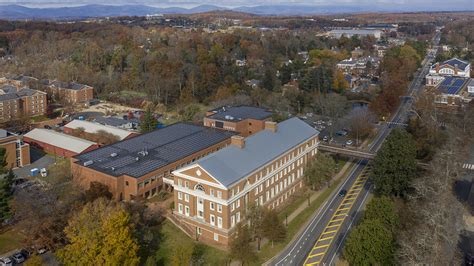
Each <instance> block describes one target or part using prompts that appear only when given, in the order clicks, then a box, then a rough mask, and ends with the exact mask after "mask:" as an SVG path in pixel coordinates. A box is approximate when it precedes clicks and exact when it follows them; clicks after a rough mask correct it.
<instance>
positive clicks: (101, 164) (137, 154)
mask: <svg viewBox="0 0 474 266" xmlns="http://www.w3.org/2000/svg"><path fill="white" fill-rule="evenodd" d="M235 134H236V133H235V132H230V131H224V130H219V129H214V128H207V127H203V126H198V125H193V124H187V123H177V124H173V125H170V126H168V127H165V128H162V129H158V130H154V131H152V132H149V133H146V134H143V135H139V136H137V137H133V138H130V139H127V140H123V141H120V142H117V143H114V144H111V145H108V146H104V147H102V148H99V149H97V150H94V151H91V152H88V153H84V154H81V155H78V156H76V157H75V158H76V159H78V160H79V161H78V162H77V163H78V164H81V165H83V164H84V163H85V162H87V161H92V162H93V163H92V164H90V165H88V166H87V167H88V168H92V169H94V170H97V171H100V172H103V173H106V174H109V175H112V176H121V175H129V176H131V177H136V178H139V177H141V176H143V175H145V174H148V173H150V172H152V171H155V170H157V169H159V168H161V167H164V166H166V165H168V164H171V163H173V162H176V161H178V160H180V159H183V158H185V157H187V156H190V155H192V154H194V153H196V152H198V151H201V150H203V149H206V148H208V147H210V146H213V145H215V144H218V143H220V142H222V141H225V140H226V139H229V138H230V137H231V136H233V135H235ZM137 158H138V159H137Z"/></svg>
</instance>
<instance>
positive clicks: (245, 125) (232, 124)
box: [204, 106, 272, 137]
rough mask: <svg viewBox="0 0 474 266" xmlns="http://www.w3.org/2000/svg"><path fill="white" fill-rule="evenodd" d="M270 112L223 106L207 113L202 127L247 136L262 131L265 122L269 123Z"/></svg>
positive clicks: (249, 107)
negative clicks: (220, 129)
mask: <svg viewBox="0 0 474 266" xmlns="http://www.w3.org/2000/svg"><path fill="white" fill-rule="evenodd" d="M271 119H272V112H270V111H268V110H267V109H264V108H259V107H254V106H224V107H220V108H216V109H214V110H211V111H208V112H207V113H206V117H205V118H204V126H206V127H214V128H222V129H225V130H230V131H235V132H238V133H239V134H240V135H241V136H244V137H246V136H249V135H252V134H254V133H257V132H259V131H261V130H263V129H264V127H265V121H271Z"/></svg>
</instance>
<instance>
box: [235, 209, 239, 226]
mask: <svg viewBox="0 0 474 266" xmlns="http://www.w3.org/2000/svg"><path fill="white" fill-rule="evenodd" d="M235 219H236V220H237V223H239V222H240V212H237V213H236V214H235Z"/></svg>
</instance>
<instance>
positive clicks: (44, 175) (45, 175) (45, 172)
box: [40, 168, 48, 177]
mask: <svg viewBox="0 0 474 266" xmlns="http://www.w3.org/2000/svg"><path fill="white" fill-rule="evenodd" d="M40 174H41V176H42V177H47V176H48V171H47V170H46V168H41V170H40Z"/></svg>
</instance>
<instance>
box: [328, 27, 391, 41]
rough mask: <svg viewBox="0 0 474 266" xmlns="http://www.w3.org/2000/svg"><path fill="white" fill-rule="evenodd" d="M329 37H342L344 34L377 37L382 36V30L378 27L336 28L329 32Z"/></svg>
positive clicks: (347, 35)
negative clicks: (377, 28)
mask: <svg viewBox="0 0 474 266" xmlns="http://www.w3.org/2000/svg"><path fill="white" fill-rule="evenodd" d="M327 34H328V35H329V37H332V38H336V39H340V38H341V37H342V36H344V37H347V38H352V37H354V36H356V37H368V36H372V37H374V38H375V39H380V38H381V37H382V31H381V30H376V29H335V30H331V31H329V32H328V33H327Z"/></svg>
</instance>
